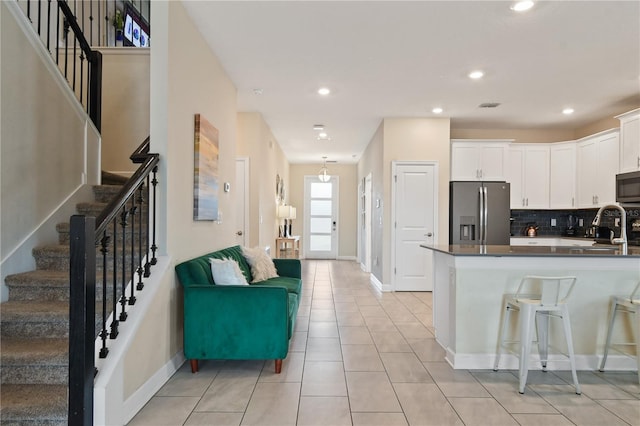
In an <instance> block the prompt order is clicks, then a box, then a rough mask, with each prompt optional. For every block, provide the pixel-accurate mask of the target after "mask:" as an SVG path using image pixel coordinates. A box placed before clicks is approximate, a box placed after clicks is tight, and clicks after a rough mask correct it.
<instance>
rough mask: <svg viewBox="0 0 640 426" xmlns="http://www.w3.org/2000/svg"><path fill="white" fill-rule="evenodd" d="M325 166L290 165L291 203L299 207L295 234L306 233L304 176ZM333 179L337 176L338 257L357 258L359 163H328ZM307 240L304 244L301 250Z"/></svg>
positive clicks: (295, 221) (314, 174)
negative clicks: (304, 231)
mask: <svg viewBox="0 0 640 426" xmlns="http://www.w3.org/2000/svg"><path fill="white" fill-rule="evenodd" d="M321 167H322V164H320V163H318V164H292V165H291V166H290V170H291V172H290V181H291V186H290V188H291V197H290V198H289V201H288V204H291V205H292V206H294V207H295V208H296V220H294V221H293V227H292V228H293V229H292V232H293V235H303V230H304V215H305V206H304V177H305V176H317V175H318V170H320V168H321ZM327 168H328V169H329V174H330V175H331V176H338V178H339V183H338V206H339V212H338V258H346V259H355V258H356V255H357V237H358V232H357V231H358V224H357V221H358V167H357V165H356V164H329V165H327ZM303 244H304V241H302V242H301V247H302V245H303Z"/></svg>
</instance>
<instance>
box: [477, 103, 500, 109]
mask: <svg viewBox="0 0 640 426" xmlns="http://www.w3.org/2000/svg"><path fill="white" fill-rule="evenodd" d="M499 105H500V104H499V103H498V102H485V103H483V104H480V105H478V108H497V107H498V106H499Z"/></svg>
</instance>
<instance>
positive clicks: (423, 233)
mask: <svg viewBox="0 0 640 426" xmlns="http://www.w3.org/2000/svg"><path fill="white" fill-rule="evenodd" d="M392 167H393V188H394V204H393V213H392V218H393V219H394V224H393V227H392V233H393V234H395V237H394V238H393V241H394V259H393V260H394V262H393V263H394V264H393V265H392V267H393V271H392V274H393V278H394V284H395V290H397V291H432V290H433V267H432V258H431V252H430V251H429V250H427V249H425V248H422V247H420V244H423V243H426V244H433V243H434V241H437V238H436V229H437V226H436V225H437V220H436V205H437V202H436V200H437V198H436V197H437V194H438V191H437V181H438V180H437V165H436V164H435V163H427V162H424V163H419V162H416V163H413V162H394V163H393V165H392Z"/></svg>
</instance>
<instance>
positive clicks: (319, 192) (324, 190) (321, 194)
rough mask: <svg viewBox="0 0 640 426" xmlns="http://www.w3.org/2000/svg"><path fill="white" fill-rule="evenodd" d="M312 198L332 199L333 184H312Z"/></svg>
mask: <svg viewBox="0 0 640 426" xmlns="http://www.w3.org/2000/svg"><path fill="white" fill-rule="evenodd" d="M311 198H331V182H326V183H321V182H312V183H311Z"/></svg>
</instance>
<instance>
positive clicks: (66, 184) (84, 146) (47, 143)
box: [0, 2, 100, 301]
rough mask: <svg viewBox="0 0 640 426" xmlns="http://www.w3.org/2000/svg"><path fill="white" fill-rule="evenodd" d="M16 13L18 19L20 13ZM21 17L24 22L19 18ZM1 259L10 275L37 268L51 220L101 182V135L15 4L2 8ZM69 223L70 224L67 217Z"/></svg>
mask: <svg viewBox="0 0 640 426" xmlns="http://www.w3.org/2000/svg"><path fill="white" fill-rule="evenodd" d="M14 13H15V15H14ZM15 16H18V17H19V19H16V18H15ZM0 19H1V24H0V61H1V62H2V68H1V70H2V71H1V78H0V92H1V93H2V95H1V96H0V111H2V114H1V122H0V186H1V189H0V193H1V197H0V204H1V205H2V214H1V220H0V261H1V262H2V263H1V267H0V270H1V272H2V273H1V278H2V279H1V288H2V291H1V296H0V299H1V300H3V301H4V300H6V299H7V297H8V291H7V288H6V286H5V284H4V277H5V276H6V275H7V274H9V273H18V272H24V271H26V270H29V269H32V268H33V267H35V262H34V259H33V257H32V256H31V249H32V248H33V246H34V245H42V244H49V243H54V242H56V241H57V234H56V232H55V227H49V225H50V223H48V222H47V221H48V220H52V219H58V220H60V221H63V220H68V217H69V215H70V214H73V213H74V212H75V206H74V205H73V203H65V202H66V201H69V200H70V199H71V197H74V196H75V194H77V193H79V192H81V191H82V188H83V185H84V184H85V183H89V184H95V183H97V182H99V173H100V171H99V166H98V164H99V156H100V152H99V151H100V135H99V134H98V132H97V131H96V130H95V127H93V125H92V124H91V122H90V120H89V119H88V117H87V115H86V113H85V112H84V110H83V109H82V108H81V107H80V106H79V105H78V102H77V101H76V100H75V99H74V97H73V95H72V94H71V92H70V90H69V88H68V84H67V82H66V81H65V80H64V77H62V75H60V73H59V71H58V70H57V68H56V66H55V64H54V63H53V62H52V61H51V58H50V57H49V53H48V52H47V51H46V49H45V48H44V46H43V45H42V43H41V42H40V40H39V39H38V38H37V37H36V36H34V35H33V31H32V30H31V29H30V28H26V27H27V26H29V24H27V23H25V19H24V16H22V12H21V11H20V10H19V5H18V4H17V3H16V2H1V3H0ZM63 218H66V219H63Z"/></svg>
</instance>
